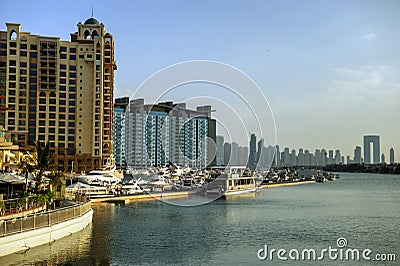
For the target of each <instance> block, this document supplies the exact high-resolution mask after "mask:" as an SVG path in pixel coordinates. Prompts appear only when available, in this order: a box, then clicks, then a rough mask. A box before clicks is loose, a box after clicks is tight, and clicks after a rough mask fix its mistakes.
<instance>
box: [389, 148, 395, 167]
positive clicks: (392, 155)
mask: <svg viewBox="0 0 400 266" xmlns="http://www.w3.org/2000/svg"><path fill="white" fill-rule="evenodd" d="M389 153H390V156H389V157H390V158H389V160H390V164H394V149H393V148H390V151H389Z"/></svg>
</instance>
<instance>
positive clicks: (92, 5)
mask: <svg viewBox="0 0 400 266" xmlns="http://www.w3.org/2000/svg"><path fill="white" fill-rule="evenodd" d="M92 17H93V4H92Z"/></svg>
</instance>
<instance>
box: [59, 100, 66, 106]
mask: <svg viewBox="0 0 400 266" xmlns="http://www.w3.org/2000/svg"><path fill="white" fill-rule="evenodd" d="M66 103H67V101H66V100H59V101H58V104H59V105H66Z"/></svg>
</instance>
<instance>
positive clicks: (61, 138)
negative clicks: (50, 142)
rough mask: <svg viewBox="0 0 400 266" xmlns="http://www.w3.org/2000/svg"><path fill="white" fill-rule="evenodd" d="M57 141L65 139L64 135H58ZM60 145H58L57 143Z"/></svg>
mask: <svg viewBox="0 0 400 266" xmlns="http://www.w3.org/2000/svg"><path fill="white" fill-rule="evenodd" d="M58 140H59V141H65V136H58ZM59 146H60V145H59Z"/></svg>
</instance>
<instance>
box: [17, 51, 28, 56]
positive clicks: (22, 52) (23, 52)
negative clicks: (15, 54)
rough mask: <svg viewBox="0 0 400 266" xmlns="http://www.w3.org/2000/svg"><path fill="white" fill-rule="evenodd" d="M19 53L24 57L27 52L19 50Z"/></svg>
mask: <svg viewBox="0 0 400 266" xmlns="http://www.w3.org/2000/svg"><path fill="white" fill-rule="evenodd" d="M19 55H20V56H23V57H26V56H27V55H28V53H27V52H26V51H20V52H19Z"/></svg>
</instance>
